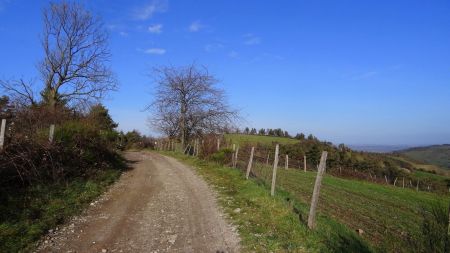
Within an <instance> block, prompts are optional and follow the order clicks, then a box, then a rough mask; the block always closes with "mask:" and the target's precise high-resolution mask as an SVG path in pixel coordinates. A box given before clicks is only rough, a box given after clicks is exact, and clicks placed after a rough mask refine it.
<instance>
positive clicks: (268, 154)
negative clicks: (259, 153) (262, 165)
mask: <svg viewBox="0 0 450 253" xmlns="http://www.w3.org/2000/svg"><path fill="white" fill-rule="evenodd" d="M269 156H270V152H267V159H266V165H267V166H269Z"/></svg>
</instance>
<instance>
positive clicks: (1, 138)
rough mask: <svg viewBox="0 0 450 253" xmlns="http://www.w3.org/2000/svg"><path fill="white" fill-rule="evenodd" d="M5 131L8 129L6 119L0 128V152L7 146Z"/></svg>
mask: <svg viewBox="0 0 450 253" xmlns="http://www.w3.org/2000/svg"><path fill="white" fill-rule="evenodd" d="M5 129H6V119H2V125H1V127H0V150H2V149H3V146H4V145H5Z"/></svg>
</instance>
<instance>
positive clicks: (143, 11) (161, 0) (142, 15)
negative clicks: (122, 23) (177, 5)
mask: <svg viewBox="0 0 450 253" xmlns="http://www.w3.org/2000/svg"><path fill="white" fill-rule="evenodd" d="M168 6H169V2H168V1H167V0H152V1H151V2H149V3H148V4H147V5H145V6H142V7H140V8H139V9H136V10H135V11H134V14H133V16H134V18H135V19H138V20H147V19H149V18H151V17H152V16H153V15H154V14H155V13H158V12H159V13H162V12H166V11H167V9H168Z"/></svg>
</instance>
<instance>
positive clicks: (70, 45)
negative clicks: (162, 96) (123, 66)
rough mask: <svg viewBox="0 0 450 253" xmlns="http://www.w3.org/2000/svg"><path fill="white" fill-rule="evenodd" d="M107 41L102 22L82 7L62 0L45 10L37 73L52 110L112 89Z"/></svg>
mask: <svg viewBox="0 0 450 253" xmlns="http://www.w3.org/2000/svg"><path fill="white" fill-rule="evenodd" d="M107 42H108V34H107V32H106V30H105V29H104V27H103V24H102V22H101V21H100V20H99V19H98V18H96V17H94V16H93V15H92V14H91V13H90V12H89V11H87V10H86V9H85V8H84V7H83V6H82V5H80V4H77V3H71V2H65V1H63V2H61V3H51V4H50V7H49V8H48V9H46V10H44V33H43V38H42V46H43V48H44V51H45V58H44V60H43V61H42V63H41V65H40V72H41V75H42V78H43V80H44V82H45V88H44V92H43V97H44V100H46V102H47V103H48V104H49V105H50V106H51V107H55V106H56V105H57V103H59V102H87V101H89V100H92V99H94V100H98V99H100V98H102V97H103V96H104V95H105V92H107V91H110V90H113V89H115V87H116V81H115V79H114V78H113V74H112V72H111V70H110V68H109V66H108V65H107V63H108V62H109V59H110V52H109V49H108V43H107Z"/></svg>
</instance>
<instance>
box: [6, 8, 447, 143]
mask: <svg viewBox="0 0 450 253" xmlns="http://www.w3.org/2000/svg"><path fill="white" fill-rule="evenodd" d="M82 2H84V3H85V4H86V6H87V7H88V8H89V9H90V10H92V11H93V12H94V13H96V14H98V15H100V16H101V17H102V19H103V21H104V23H105V25H106V27H107V29H108V30H109V32H110V34H111V41H110V46H111V51H112V54H113V58H112V62H111V64H112V67H113V69H114V71H115V73H116V74H117V77H118V80H119V82H120V89H119V91H117V92H114V93H112V94H111V95H110V96H109V98H107V99H106V100H105V101H104V103H105V104H106V105H107V106H108V107H109V108H110V112H111V114H112V116H113V118H114V119H115V120H116V121H117V122H118V123H119V124H120V128H121V129H123V130H130V129H133V128H135V129H138V130H140V131H141V132H143V133H146V134H151V133H152V131H151V130H149V129H148V127H147V125H146V119H147V117H148V115H147V113H145V112H142V111H141V110H142V109H143V108H144V106H145V105H146V104H148V103H149V101H150V100H151V92H152V89H153V84H152V78H151V76H150V73H151V72H150V70H151V68H152V67H154V66H160V65H167V64H172V65H186V64H190V63H192V62H194V61H195V62H196V63H198V64H201V65H205V66H207V67H208V68H209V70H210V72H212V73H213V74H214V75H216V76H217V78H218V79H220V80H221V83H220V86H221V87H222V88H223V89H225V90H226V92H227V94H228V99H229V102H230V104H232V105H233V106H234V107H236V108H239V109H241V111H242V115H243V116H244V118H246V120H247V123H245V125H246V126H247V125H248V126H250V127H256V128H261V127H264V128H278V127H281V128H283V129H287V130H288V131H289V132H290V133H296V132H304V133H306V134H309V133H312V134H314V135H316V136H318V137H319V138H321V139H324V140H329V141H332V142H334V143H347V144H396V145H398V144H401V145H423V144H434V143H450V127H449V126H450V110H449V109H450V15H449V13H450V2H449V1H438V0H436V1H411V0H409V1H381V0H378V1H360V0H355V1H318V0H317V1H312V0H310V1H256V0H255V1H181V0H179V1H175V0H168V1H163V0H154V1H152V0H150V1H146V0H145V1H137V0H127V1H106V0H98V1H82ZM46 4H47V1H28V0H0V34H1V37H0V78H3V79H13V78H25V79H32V78H35V80H36V82H38V83H39V81H40V80H39V76H38V73H37V71H36V67H35V66H36V64H37V62H38V61H39V59H41V57H42V49H41V47H40V42H39V34H40V31H41V29H42V22H41V11H42V8H43V7H45V6H46Z"/></svg>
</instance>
